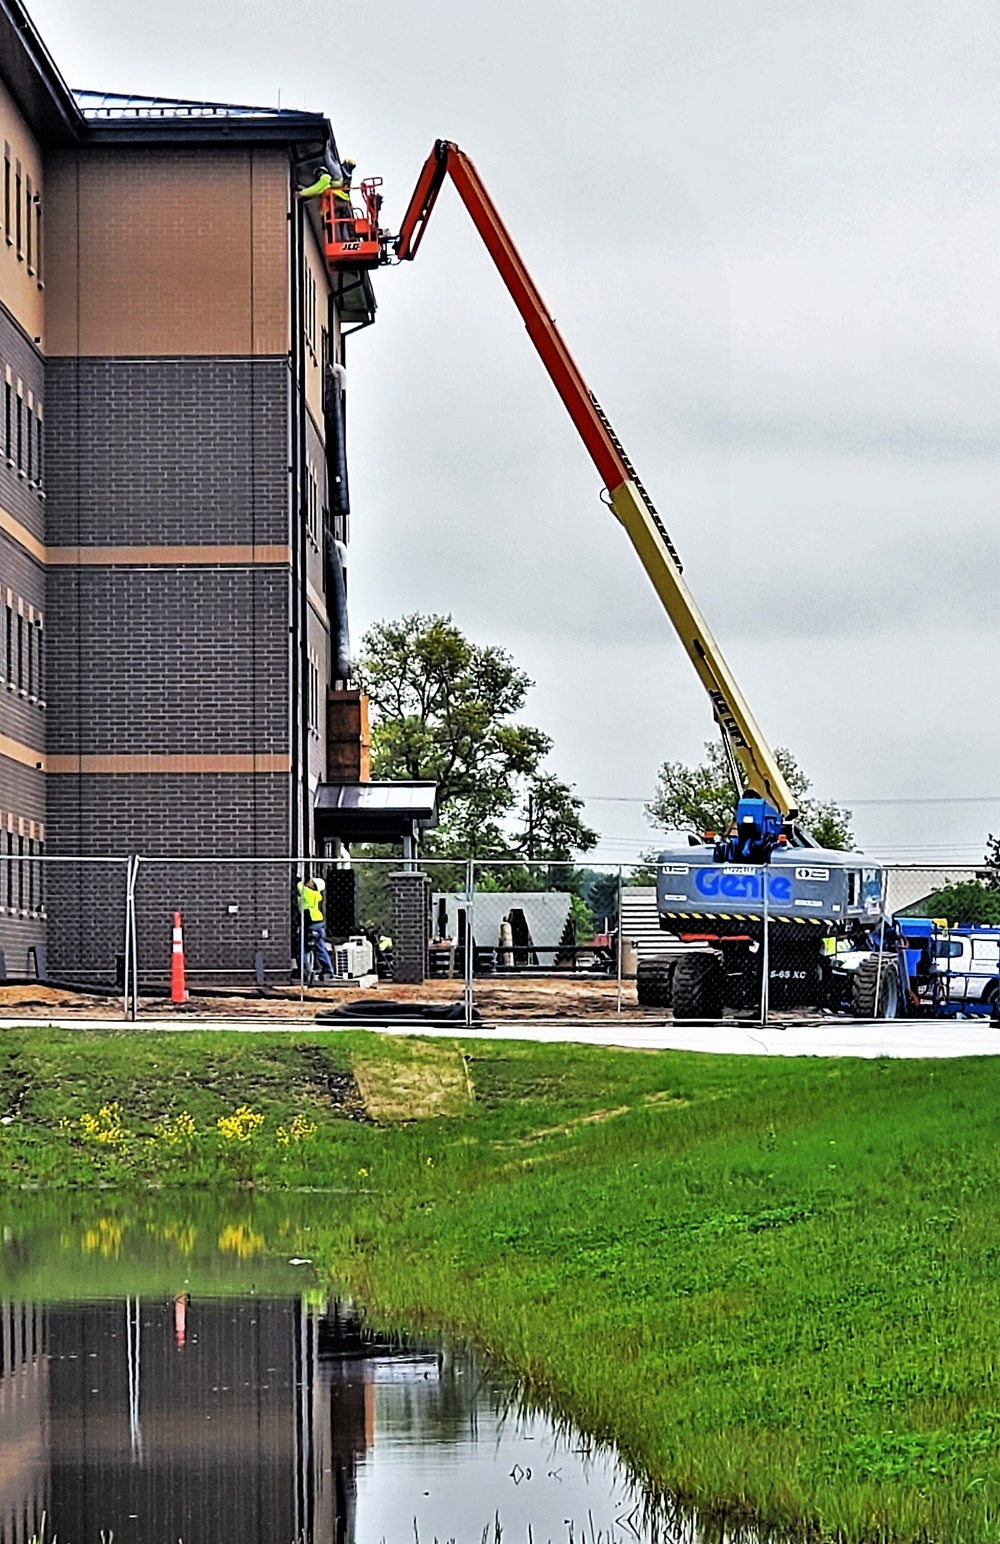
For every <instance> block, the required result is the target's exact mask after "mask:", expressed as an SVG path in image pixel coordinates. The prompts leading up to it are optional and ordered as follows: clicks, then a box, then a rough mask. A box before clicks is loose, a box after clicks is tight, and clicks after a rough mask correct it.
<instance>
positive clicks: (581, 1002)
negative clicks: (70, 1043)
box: [0, 976, 662, 1020]
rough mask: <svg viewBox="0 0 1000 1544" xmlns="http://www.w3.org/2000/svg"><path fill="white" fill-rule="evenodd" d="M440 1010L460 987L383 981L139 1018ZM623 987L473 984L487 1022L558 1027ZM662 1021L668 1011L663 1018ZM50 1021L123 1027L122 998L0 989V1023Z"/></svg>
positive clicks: (629, 993)
mask: <svg viewBox="0 0 1000 1544" xmlns="http://www.w3.org/2000/svg"><path fill="white" fill-rule="evenodd" d="M379 1000H382V1001H385V1002H390V1001H392V1002H421V1003H425V1002H426V1003H441V1004H443V1005H447V1004H452V1003H458V1002H461V1001H462V982H461V981H426V982H424V984H423V985H422V986H396V985H394V983H393V982H391V981H381V982H379V984H378V986H375V987H368V988H364V989H358V988H350V987H336V986H323V987H307V988H306V989H305V991H303V992H300V991H299V988H298V987H268V988H266V990H265V991H263V992H261V991H258V990H256V989H254V988H248V989H247V991H246V993H235V992H226V993H225V994H224V995H223V994H220V995H219V996H215V995H207V994H206V995H202V994H201V993H200V992H199V993H197V994H196V995H194V996H192V997H191V998H190V1000H189V1001H188V1002H187V1003H185V1004H184V1005H183V1006H182V1007H174V1005H173V1004H171V1002H170V1000H169V998H166V997H147V996H144V997H142V998H141V999H140V1003H139V1015H140V1018H146V1017H150V1018H152V1017H155V1018H163V1017H166V1016H169V1015H171V1014H176V1015H177V1016H178V1017H181V1016H183V1017H184V1018H185V1019H192V1018H219V1017H227V1018H239V1019H258V1018H259V1019H300V1018H305V1019H312V1018H314V1017H315V1015H316V1013H317V1012H319V1011H322V1010H323V1009H325V1008H332V1007H335V1006H337V1005H338V1004H339V1003H347V1002H353V1001H363V1002H367V1003H372V1004H374V1003H376V1002H378V1001H379ZM617 1002H618V984H617V982H615V981H612V980H605V979H603V978H600V977H594V978H587V979H584V980H581V979H580V978H579V977H576V978H567V977H565V976H547V977H530V978H527V979H516V978H513V979H512V978H508V979H505V980H497V979H496V978H493V979H490V978H485V979H483V980H479V981H477V982H476V983H475V1004H476V1007H477V1009H478V1010H479V1012H480V1013H481V1014H482V1015H483V1017H484V1018H485V1019H488V1020H494V1019H505V1018H510V1019H515V1018H516V1019H558V1018H574V1019H579V1018H585V1019H586V1018H609V1017H612V1016H614V1015H615V1012H616V1008H617ZM621 1005H622V1012H624V1013H629V1014H630V1015H635V1014H637V1013H639V1012H640V1011H641V1010H639V1009H638V1007H637V1005H636V997H635V983H634V982H633V981H624V982H622V998H621ZM657 1012H658V1013H660V1014H662V1010H657ZM49 1014H51V1015H52V1016H54V1017H58V1018H60V1019H64V1018H81V1019H120V1018H121V1017H122V1003H121V998H120V997H107V996H103V995H102V996H97V995H96V994H95V995H91V994H89V993H84V992H71V991H67V990H65V989H64V988H62V987H55V986H43V985H41V984H39V985H37V986H34V985H32V986H0V1018H3V1019H11V1018H20V1017H21V1016H22V1015H23V1016H24V1017H25V1018H26V1019H31V1020H44V1019H45V1018H46V1017H47V1016H48V1015H49Z"/></svg>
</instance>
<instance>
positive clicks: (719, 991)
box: [673, 949, 726, 1019]
mask: <svg viewBox="0 0 1000 1544" xmlns="http://www.w3.org/2000/svg"><path fill="white" fill-rule="evenodd" d="M673 988H674V992H673V997H674V1018H675V1019H721V1018H722V1010H723V1004H724V1000H725V990H726V972H725V969H724V967H723V964H722V960H721V959H720V958H719V956H718V955H717V954H714V953H712V952H710V951H709V950H708V949H705V950H703V951H701V952H699V953H698V954H682V955H681V957H680V959H679V960H678V961H677V964H676V965H675V966H674V980H673Z"/></svg>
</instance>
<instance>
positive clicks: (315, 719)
mask: <svg viewBox="0 0 1000 1544" xmlns="http://www.w3.org/2000/svg"><path fill="white" fill-rule="evenodd" d="M306 711H307V715H308V724H309V733H310V734H313V735H315V736H316V738H317V739H318V738H319V661H318V660H317V658H316V656H315V654H313V652H312V651H311V650H310V652H309V700H308V703H307V708H306Z"/></svg>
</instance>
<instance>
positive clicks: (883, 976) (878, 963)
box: [851, 954, 903, 1019]
mask: <svg viewBox="0 0 1000 1544" xmlns="http://www.w3.org/2000/svg"><path fill="white" fill-rule="evenodd" d="M851 1012H852V1013H853V1015H854V1017H855V1018H856V1019H899V1018H902V1016H903V993H902V991H901V989H900V984H899V965H898V963H897V961H896V956H895V955H894V954H881V955H879V954H873V955H871V956H870V957H869V958H868V959H867V960H862V961H861V964H860V965H859V966H858V968H857V970H856V971H855V972H854V983H853V986H852V988H851Z"/></svg>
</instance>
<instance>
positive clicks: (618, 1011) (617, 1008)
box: [615, 863, 622, 1018]
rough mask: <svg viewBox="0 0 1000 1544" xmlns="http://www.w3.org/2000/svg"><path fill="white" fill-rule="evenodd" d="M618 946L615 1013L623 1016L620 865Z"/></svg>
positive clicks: (620, 879) (619, 871)
mask: <svg viewBox="0 0 1000 1544" xmlns="http://www.w3.org/2000/svg"><path fill="white" fill-rule="evenodd" d="M615 933H616V936H617V940H618V946H617V948H616V950H615V953H616V954H617V955H618V998H617V1002H616V1004H615V1013H616V1014H617V1015H618V1017H619V1018H620V1017H621V1011H622V866H621V864H620V863H619V865H618V926H617V927H616V929H615Z"/></svg>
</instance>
